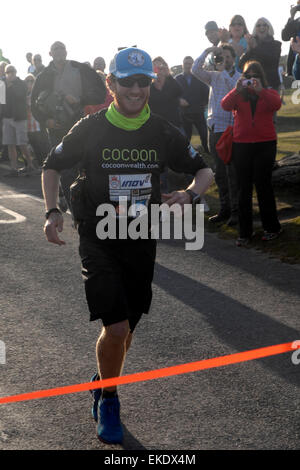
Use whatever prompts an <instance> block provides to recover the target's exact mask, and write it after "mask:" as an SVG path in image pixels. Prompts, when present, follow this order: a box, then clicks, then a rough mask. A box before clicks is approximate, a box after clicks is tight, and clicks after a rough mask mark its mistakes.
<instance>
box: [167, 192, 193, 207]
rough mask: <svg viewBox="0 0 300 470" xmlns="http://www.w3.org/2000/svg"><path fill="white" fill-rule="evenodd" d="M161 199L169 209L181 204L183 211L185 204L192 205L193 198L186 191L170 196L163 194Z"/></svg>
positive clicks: (170, 194) (173, 193)
mask: <svg viewBox="0 0 300 470" xmlns="http://www.w3.org/2000/svg"><path fill="white" fill-rule="evenodd" d="M161 197H162V202H163V203H164V204H168V206H169V207H170V206H172V205H173V204H179V205H180V206H181V207H182V209H183V208H184V204H191V196H190V195H189V194H188V193H186V192H185V191H173V192H172V193H169V194H162V195H161Z"/></svg>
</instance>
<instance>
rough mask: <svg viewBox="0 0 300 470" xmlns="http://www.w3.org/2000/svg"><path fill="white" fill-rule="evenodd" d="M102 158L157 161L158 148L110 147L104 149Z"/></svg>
mask: <svg viewBox="0 0 300 470" xmlns="http://www.w3.org/2000/svg"><path fill="white" fill-rule="evenodd" d="M102 159H103V160H104V161H105V162H120V161H122V162H157V161H158V157H157V152H156V150H154V149H152V150H147V149H131V150H129V149H109V148H105V149H103V150H102Z"/></svg>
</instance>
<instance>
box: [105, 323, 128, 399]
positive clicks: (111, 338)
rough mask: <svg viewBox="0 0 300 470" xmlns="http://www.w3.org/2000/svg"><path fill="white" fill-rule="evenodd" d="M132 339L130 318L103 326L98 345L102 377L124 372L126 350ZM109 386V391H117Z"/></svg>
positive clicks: (107, 389) (115, 375)
mask: <svg viewBox="0 0 300 470" xmlns="http://www.w3.org/2000/svg"><path fill="white" fill-rule="evenodd" d="M131 341H132V334H131V333H130V328H129V323H128V320H125V321H122V322H119V323H115V324H113V325H109V326H107V327H103V329H102V332H101V335H100V337H99V339H98V341H97V345H96V357H97V363H98V371H99V376H100V379H101V380H103V379H108V378H111V377H119V376H120V375H121V373H122V369H123V365H124V361H125V357H126V352H127V351H128V349H129V347H130V344H131ZM116 388H117V387H116V386H114V387H107V388H105V389H104V390H106V391H107V392H114V391H116Z"/></svg>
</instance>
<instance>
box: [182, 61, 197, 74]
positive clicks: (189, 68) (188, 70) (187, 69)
mask: <svg viewBox="0 0 300 470" xmlns="http://www.w3.org/2000/svg"><path fill="white" fill-rule="evenodd" d="M193 63H194V61H193V60H192V59H185V60H184V61H183V72H184V73H186V74H190V73H191V71H192V67H193Z"/></svg>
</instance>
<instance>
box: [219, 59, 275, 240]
mask: <svg viewBox="0 0 300 470" xmlns="http://www.w3.org/2000/svg"><path fill="white" fill-rule="evenodd" d="M221 106H222V108H223V109H224V110H225V111H233V115H234V126H233V149H232V160H233V163H234V165H235V168H236V173H237V181H238V187H239V238H238V239H237V242H236V244H237V246H245V245H247V244H248V243H249V242H250V241H251V238H252V236H253V215H252V191H253V184H254V185H255V188H256V193H257V199H258V204H259V210H260V218H261V221H262V225H263V229H264V234H263V236H262V240H263V241H270V240H273V239H275V238H277V237H278V236H279V235H280V233H281V225H280V223H279V220H278V216H277V211H276V202H275V197H274V192H273V187H272V169H273V165H274V162H275V158H276V147H277V136H276V130H275V126H274V123H273V115H274V113H275V112H276V111H278V110H279V109H280V107H281V99H280V95H279V93H278V92H277V91H276V90H273V89H271V88H269V87H268V83H267V79H266V76H265V73H264V70H263V68H262V66H261V65H260V63H259V62H257V61H252V62H251V61H250V62H247V63H246V64H245V66H244V70H243V74H242V76H241V77H240V78H239V80H238V81H237V84H236V87H235V88H234V89H233V90H231V91H230V92H229V93H228V94H227V95H226V96H225V97H224V98H223V99H222V101H221Z"/></svg>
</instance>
